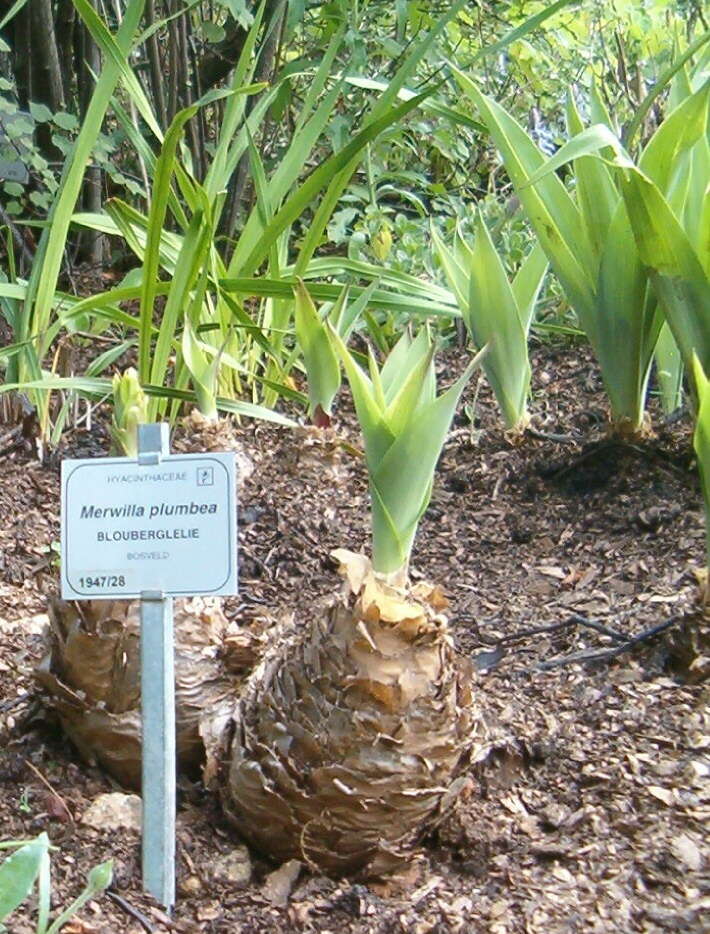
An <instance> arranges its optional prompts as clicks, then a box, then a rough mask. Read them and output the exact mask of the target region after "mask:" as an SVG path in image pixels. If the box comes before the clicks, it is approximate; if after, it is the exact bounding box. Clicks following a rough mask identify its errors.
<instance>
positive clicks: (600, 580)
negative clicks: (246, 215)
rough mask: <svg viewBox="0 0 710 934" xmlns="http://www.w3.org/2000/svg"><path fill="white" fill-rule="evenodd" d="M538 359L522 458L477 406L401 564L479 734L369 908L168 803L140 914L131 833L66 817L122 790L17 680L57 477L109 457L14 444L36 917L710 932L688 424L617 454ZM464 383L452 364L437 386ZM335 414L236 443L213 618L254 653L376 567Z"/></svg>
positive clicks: (12, 751) (0, 541)
mask: <svg viewBox="0 0 710 934" xmlns="http://www.w3.org/2000/svg"><path fill="white" fill-rule="evenodd" d="M534 357H535V359H534V394H533V402H532V405H531V411H532V414H533V427H534V429H535V431H534V433H533V434H527V435H525V436H524V437H523V438H522V439H514V438H509V437H506V435H505V433H504V432H503V430H502V427H501V422H500V420H499V418H498V416H497V414H496V411H495V407H494V405H493V402H492V400H491V398H490V394H489V393H488V391H487V389H486V387H485V386H482V387H481V389H480V392H479V393H478V395H477V397H476V396H475V390H476V387H475V385H472V386H471V387H470V388H469V391H468V393H467V397H466V400H465V401H466V402H468V403H472V402H473V400H474V397H475V412H474V413H473V416H474V417H473V420H471V419H470V418H469V417H468V416H467V415H465V414H461V415H459V416H457V419H456V421H455V423H454V426H453V430H452V433H451V436H450V438H449V441H448V442H447V445H446V448H445V450H444V454H443V456H442V460H441V462H440V465H439V469H438V472H437V479H436V484H435V489H434V493H433V497H432V503H431V507H430V509H429V511H428V513H427V515H426V517H425V518H424V520H423V522H422V523H421V527H420V531H419V534H418V537H417V544H416V547H415V551H414V556H413V562H412V574H413V576H415V577H423V578H426V579H428V580H431V581H435V582H437V583H439V584H441V585H442V586H443V588H444V590H445V592H446V594H447V596H448V598H449V600H450V612H449V615H450V619H451V624H452V629H453V633H454V636H455V639H456V642H457V645H458V647H459V648H460V650H461V652H463V653H464V654H465V655H467V656H468V657H469V658H470V659H471V660H472V662H473V665H474V668H475V670H476V676H475V677H476V684H475V691H476V697H477V703H479V704H480V707H481V709H482V711H483V712H484V714H485V716H486V719H487V720H488V723H489V727H490V730H491V744H490V747H489V749H488V750H487V752H486V755H485V757H484V758H483V759H482V760H481V761H479V762H476V763H472V764H471V765H470V767H469V769H468V782H467V785H466V788H465V791H464V794H463V795H462V798H461V800H460V801H459V803H458V806H457V808H456V810H455V811H454V813H453V814H452V815H451V816H450V817H449V818H448V819H447V820H446V821H445V822H444V823H443V824H442V825H441V826H440V827H439V828H438V829H437V831H436V832H435V833H434V834H433V835H432V836H431V837H430V838H428V839H427V840H425V841H423V844H422V847H421V850H420V851H419V852H418V854H417V855H416V857H415V858H414V859H413V861H412V864H411V867H410V868H409V869H408V870H407V871H406V872H405V873H403V874H401V875H400V876H398V877H396V878H394V879H389V880H382V881H381V882H378V883H376V884H370V885H363V884H361V883H353V882H349V881H347V880H330V879H326V878H324V877H322V876H318V875H315V874H313V873H311V872H310V871H309V869H308V867H306V866H302V867H299V866H290V865H287V866H286V867H282V868H279V867H276V866H274V865H272V864H270V863H268V862H267V861H265V860H263V859H262V858H261V857H260V856H259V855H258V854H257V853H249V852H248V851H247V850H246V848H245V847H244V846H243V844H242V843H241V842H240V840H239V839H238V837H237V835H236V834H235V833H234V831H233V830H231V829H230V828H228V826H227V824H226V823H225V821H224V820H223V818H222V816H221V814H220V809H219V805H218V803H217V802H215V801H214V800H213V799H212V797H211V796H209V795H208V794H206V793H205V791H204V789H203V788H202V787H201V785H200V784H199V783H190V782H187V781H182V782H181V785H180V800H179V813H178V830H177V874H178V904H177V907H176V909H175V911H174V912H173V914H172V917H170V918H168V917H167V916H166V915H165V914H164V913H163V912H162V911H161V910H160V909H159V907H158V906H156V904H155V903H154V902H152V900H151V899H150V898H148V897H146V896H144V895H143V894H142V893H141V884H140V881H141V880H140V840H139V837H138V834H137V833H136V832H135V831H134V830H129V829H126V828H120V829H118V830H117V829H112V828H110V827H108V826H105V827H103V826H101V823H100V822H99V823H98V824H97V823H96V821H94V822H93V824H91V823H87V822H86V821H85V820H84V819H83V818H84V815H86V813H87V811H88V810H89V808H90V806H91V804H92V802H94V801H95V800H96V798H97V797H98V796H99V795H101V794H104V793H106V792H111V791H121V789H120V788H119V787H118V786H117V785H116V784H115V783H114V782H113V781H112V780H111V779H110V778H108V777H107V776H106V775H105V774H103V773H102V772H101V771H99V770H98V769H97V768H94V767H91V766H89V765H87V764H85V763H84V762H83V761H81V760H80V759H79V757H78V756H77V754H76V752H75V751H74V750H73V748H72V746H71V745H70V743H69V742H68V741H67V740H66V739H65V738H64V737H63V736H62V734H61V733H60V732H59V731H58V730H57V729H56V727H54V726H53V725H52V721H51V717H47V716H46V715H45V714H44V713H43V712H42V711H43V708H42V706H41V704H40V703H39V702H38V689H37V688H36V686H35V684H34V681H33V676H32V672H33V668H34V666H35V665H36V663H37V662H38V661H39V659H40V657H41V655H42V650H43V630H44V627H45V626H46V622H47V616H46V611H47V596H48V595H50V594H52V593H56V590H57V581H58V572H57V569H56V557H57V555H56V550H55V543H56V542H57V540H58V538H59V461H60V458H61V457H62V456H95V455H96V456H98V455H101V454H105V453H106V452H107V451H108V436H107V433H106V429H105V422H104V421H103V420H102V418H101V417H100V416H99V417H98V418H97V419H96V420H95V421H94V423H93V425H92V428H91V431H86V430H85V429H84V428H82V429H74V430H72V431H70V432H69V433H68V434H67V437H66V440H65V442H64V443H63V445H62V447H61V449H60V450H59V451H58V452H52V453H51V454H50V455H49V456H47V457H46V458H45V463H44V464H40V463H39V462H38V460H37V458H36V456H35V454H34V452H33V451H32V450H31V447H32V445H31V443H30V442H29V440H28V441H26V442H25V443H23V442H22V439H21V438H19V439H18V436H17V435H13V436H12V443H11V444H9V445H8V447H9V448H10V450H7V451H5V452H4V453H3V455H2V456H1V457H0V517H1V519H2V521H1V522H0V838H2V839H10V838H26V837H28V836H34V835H36V834H37V833H39V832H40V831H42V830H46V831H47V833H48V834H49V836H50V838H51V840H52V842H53V843H54V844H55V845H56V846H57V847H58V848H59V849H58V851H57V852H56V853H55V854H54V856H53V883H54V885H53V893H54V894H53V904H54V905H55V907H59V906H61V905H66V904H67V903H68V902H69V901H70V900H71V899H72V898H73V897H75V896H76V895H77V894H78V893H79V891H80V890H81V888H82V886H83V881H84V879H85V877H86V874H87V873H88V871H89V870H90V869H91V867H93V866H94V865H96V864H97V863H99V862H101V861H103V860H105V859H108V858H109V857H113V858H114V861H115V869H114V881H113V885H112V889H111V892H110V894H109V895H104V896H102V897H101V898H99V899H97V900H96V901H92V902H90V903H89V904H88V905H87V906H86V907H85V908H84V909H83V911H82V912H81V914H80V920H77V919H75V920H74V921H73V922H71V923H70V924H69V925H67V926H66V927H65V928H64V931H65V932H66V934H110V932H127V934H139V932H142V931H156V932H164V931H178V932H186V934H187V932H205V934H207V932H210V934H217V932H220V934H222V932H223V934H227V932H230V934H231V932H287V931H304V932H306V931H307V932H311V931H312V932H321V934H326V932H338V934H346V932H347V934H356V932H382V934H384V932H414V934H438V932H448V931H452V932H459V931H460V932H479V931H480V932H490V934H518V932H521V934H522V932H526V934H538V932H539V934H557V932H559V934H562V932H600V934H602V932H603V934H609V932H626V931H628V932H637V931H638V932H652V931H672V932H680V931H683V932H700V931H707V930H708V926H707V925H708V920H707V919H708V917H710V877H709V875H708V871H707V870H708V866H709V865H710V854H709V853H708V848H707V825H708V818H709V817H710V781H709V777H710V715H709V713H708V704H707V701H708V687H707V681H706V678H707V675H708V671H709V670H710V640H709V638H708V626H707V623H706V622H704V621H703V620H702V618H701V617H700V616H699V615H698V613H697V610H696V606H697V596H696V595H697V583H696V580H695V577H694V574H693V569H694V568H697V567H698V566H700V565H701V564H702V562H703V555H704V534H705V533H704V526H703V515H702V508H701V496H700V492H699V486H698V481H697V478H696V473H695V469H694V465H693V460H692V446H691V437H690V431H691V426H690V420H689V418H688V417H687V416H685V417H681V418H679V419H676V420H675V421H673V422H672V423H670V424H669V423H664V422H663V419H662V416H660V414H659V413H658V412H657V411H656V410H654V425H655V427H656V430H657V433H656V436H655V437H653V438H652V439H649V440H648V441H644V442H642V443H641V442H639V443H634V444H620V443H617V442H612V441H609V440H608V439H606V438H605V436H604V423H605V403H604V397H603V393H602V392H601V386H600V383H599V379H598V375H597V370H596V367H595V366H594V364H593V362H592V361H591V360H590V358H589V356H588V354H587V352H586V351H585V350H584V349H583V348H578V347H574V346H570V345H565V346H557V345H555V344H546V345H543V346H541V347H538V348H537V349H536V351H535V354H534ZM462 366H463V356H462V354H461V353H459V352H451V353H449V354H448V355H446V356H445V358H444V365H443V369H444V375H445V377H448V378H451V377H452V376H453V375H455V374H456V373H457V372H460V370H461V368H462ZM343 409H344V411H345V414H344V415H343V416H342V422H340V423H339V424H338V426H337V431H336V435H337V437H336V436H333V435H332V434H326V435H325V436H319V435H317V434H316V433H313V432H312V431H307V430H299V431H290V430H287V429H280V428H276V427H273V426H269V425H265V424H248V425H244V426H241V427H237V428H236V429H235V432H236V436H237V437H238V438H239V440H240V441H241V443H242V446H243V450H244V452H245V454H246V455H247V456H248V457H249V458H250V459H251V461H252V463H253V466H254V470H253V472H252V473H251V475H250V476H249V477H248V478H247V479H246V481H245V483H244V486H243V489H242V492H241V495H240V503H239V524H240V533H239V567H240V572H239V573H240V594H239V596H238V597H235V598H233V599H230V600H228V601H225V609H226V613H227V615H228V617H229V618H230V619H231V620H232V621H233V622H234V623H235V625H238V626H239V627H241V628H243V629H244V630H245V631H251V630H253V631H258V632H266V634H267V636H268V631H269V627H270V626H271V625H272V624H275V623H276V622H277V621H278V620H280V619H281V618H282V617H283V616H284V615H285V614H294V615H295V619H296V622H298V621H303V620H305V619H307V618H308V614H309V613H312V612H314V609H313V608H314V606H315V605H316V604H317V602H318V600H320V599H321V598H323V597H325V596H327V595H328V594H329V593H333V592H334V591H335V590H336V589H337V587H338V586H339V582H338V579H337V577H336V574H335V571H334V563H333V561H332V560H331V558H330V556H329V553H330V551H331V550H332V549H333V548H336V547H347V548H350V549H352V550H357V549H360V548H367V489H366V481H365V473H364V468H363V463H362V459H361V458H359V457H358V456H357V453H353V448H357V447H358V446H359V444H360V441H359V438H358V435H357V432H356V430H355V427H354V423H353V420H352V415H351V413H349V412H348V405H347V396H344V402H343ZM461 411H462V412H463V406H462V407H461ZM470 412H471V409H470V407H469V413H470ZM659 426H662V427H659ZM12 427H13V426H12V425H5V426H3V425H0V438H2V437H3V435H7V433H8V432H9V431H10V430H11V429H12ZM338 438H339V439H341V440H344V441H346V442H347V444H345V445H343V444H341V443H340V442H339V440H338ZM179 442H180V439H179V436H178V437H177V439H176V442H175V443H176V444H179ZM187 442H188V443H189V439H187ZM0 447H2V446H1V445H0ZM30 907H31V906H30ZM31 918H32V911H31V910H30V911H28V913H27V914H23V913H22V912H18V913H17V914H16V915H14V916H13V917H12V918H11V919H10V921H9V926H8V930H9V931H11V932H13V934H25V932H30V931H34V926H33V925H32V923H31Z"/></svg>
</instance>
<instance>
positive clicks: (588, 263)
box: [454, 69, 608, 333]
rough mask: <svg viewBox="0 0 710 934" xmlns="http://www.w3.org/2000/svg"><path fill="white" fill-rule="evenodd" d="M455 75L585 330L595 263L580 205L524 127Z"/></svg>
mask: <svg viewBox="0 0 710 934" xmlns="http://www.w3.org/2000/svg"><path fill="white" fill-rule="evenodd" d="M454 74H455V76H456V79H457V81H458V82H459V85H460V86H461V89H462V90H463V92H464V93H465V94H466V95H467V96H468V97H470V98H471V99H472V101H473V102H474V104H475V105H476V107H477V109H478V111H479V113H480V114H481V116H482V118H483V121H484V123H485V124H486V126H487V127H488V131H489V133H490V134H491V136H492V138H493V141H494V142H495V144H496V146H497V147H498V149H499V151H500V153H501V156H502V157H503V161H504V163H505V167H506V169H507V171H508V174H509V176H510V179H511V181H512V182H513V185H514V186H515V189H516V192H517V194H518V197H519V198H520V201H521V203H522V204H523V207H524V208H525V211H526V213H527V215H528V217H529V219H530V222H531V223H532V225H533V227H534V229H535V232H536V233H537V235H538V238H539V239H540V243H541V244H542V247H543V249H544V250H545V253H546V254H547V257H548V259H549V261H550V265H551V266H552V268H553V270H554V272H555V274H556V275H557V277H558V278H559V280H560V282H561V283H562V286H563V288H564V289H565V292H566V293H567V295H568V297H569V300H570V303H571V304H572V306H573V307H574V309H575V311H576V312H577V314H578V315H579V317H580V320H581V322H582V326H583V327H584V329H585V331H587V332H588V333H589V330H590V329H592V328H593V320H594V278H593V274H594V268H595V263H594V254H593V247H592V244H591V242H590V240H589V236H588V234H587V232H586V231H585V228H584V224H583V220H582V217H581V215H580V212H579V209H578V208H577V206H576V205H575V204H574V202H573V200H572V198H571V197H570V195H569V194H568V192H567V190H566V189H565V187H564V185H563V184H562V182H561V181H560V179H559V178H557V176H556V175H555V174H554V173H550V172H549V170H548V165H546V164H545V157H544V156H543V154H542V152H540V150H539V149H538V148H537V146H536V145H535V144H534V143H533V141H532V140H531V139H530V137H529V136H528V134H527V133H526V132H525V131H524V130H523V129H522V127H521V126H520V125H519V124H518V123H516V121H515V120H513V118H512V117H510V116H509V114H507V113H506V112H505V110H503V108H502V107H500V106H499V105H498V104H496V102H495V101H493V100H492V99H491V98H488V97H486V96H485V95H484V94H482V93H481V92H480V91H479V90H478V88H477V87H476V85H475V84H474V83H473V81H471V80H470V78H468V77H467V76H466V75H464V74H463V73H462V72H460V71H458V69H454ZM605 129H606V128H605ZM607 132H608V131H607ZM541 170H542V171H541ZM536 176H537V177H536Z"/></svg>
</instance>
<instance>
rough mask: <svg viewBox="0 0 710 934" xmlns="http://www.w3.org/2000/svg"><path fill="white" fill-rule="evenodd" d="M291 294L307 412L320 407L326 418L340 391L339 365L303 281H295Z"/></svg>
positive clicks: (313, 411) (312, 412) (323, 325)
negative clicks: (307, 403)
mask: <svg viewBox="0 0 710 934" xmlns="http://www.w3.org/2000/svg"><path fill="white" fill-rule="evenodd" d="M295 293H296V305H295V312H294V323H295V328H296V339H297V340H298V343H299V345H300V347H301V352H302V353H303V361H304V363H305V366H306V376H307V377H308V399H309V402H310V405H309V411H310V414H311V415H313V414H314V413H315V411H316V409H317V407H318V406H320V407H321V409H322V410H323V411H324V412H325V413H326V415H330V413H331V409H332V405H333V399H334V398H335V396H336V393H337V392H338V390H339V389H340V362H339V361H338V357H337V355H336V352H335V350H334V349H333V344H332V342H331V340H330V336H329V334H328V331H327V329H326V327H325V324H324V322H323V321H321V319H320V316H319V314H318V311H317V310H316V306H315V305H314V304H313V300H312V298H311V296H310V295H309V294H308V290H307V289H306V287H305V285H304V284H303V280H301V279H299V280H298V281H297V283H296V288H295Z"/></svg>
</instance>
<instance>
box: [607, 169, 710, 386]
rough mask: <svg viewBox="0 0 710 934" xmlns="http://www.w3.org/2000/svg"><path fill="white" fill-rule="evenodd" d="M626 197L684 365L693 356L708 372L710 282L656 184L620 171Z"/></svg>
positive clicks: (641, 250)
mask: <svg viewBox="0 0 710 934" xmlns="http://www.w3.org/2000/svg"><path fill="white" fill-rule="evenodd" d="M621 184H622V193H623V196H624V200H625V202H626V207H627V209H628V212H629V218H630V221H631V226H632V228H633V232H634V238H635V240H636V245H637V248H638V252H639V256H640V258H641V262H642V263H643V265H644V266H646V268H647V269H648V271H649V274H650V276H651V279H652V282H653V287H654V290H655V292H656V295H657V296H658V300H659V302H660V304H661V307H662V309H663V312H664V314H665V316H666V320H667V321H668V324H669V325H670V327H671V330H672V331H673V336H674V337H675V339H676V341H677V343H678V347H679V348H680V351H681V353H682V354H683V359H684V361H685V363H686V366H688V367H689V368H690V367H691V366H692V359H693V354H697V356H698V359H699V360H700V364H701V366H702V367H703V369H704V370H705V371H706V372H707V371H708V370H710V314H708V308H710V281H708V276H707V274H706V272H705V270H704V269H703V266H702V264H701V262H700V259H699V258H698V255H697V253H696V252H695V251H694V250H693V247H692V244H691V243H690V240H689V239H688V237H687V235H686V233H685V231H684V230H683V228H682V227H681V226H680V223H679V222H678V219H677V218H676V217H675V215H674V214H673V212H672V211H671V209H670V207H669V205H668V203H667V201H666V199H665V198H664V197H663V195H662V194H661V192H660V191H659V190H658V188H657V187H656V185H654V184H653V182H652V181H651V180H650V179H649V178H647V177H646V176H645V175H644V174H643V173H642V172H640V171H639V170H638V169H636V168H626V169H624V170H623V171H622V183H621Z"/></svg>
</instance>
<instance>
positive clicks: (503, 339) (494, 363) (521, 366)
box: [464, 213, 530, 428]
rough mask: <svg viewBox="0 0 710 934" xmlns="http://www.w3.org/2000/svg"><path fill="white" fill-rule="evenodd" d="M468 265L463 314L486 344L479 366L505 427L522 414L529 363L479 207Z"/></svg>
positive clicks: (514, 305)
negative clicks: (467, 294) (485, 353)
mask: <svg viewBox="0 0 710 934" xmlns="http://www.w3.org/2000/svg"><path fill="white" fill-rule="evenodd" d="M475 229H476V240H475V243H474V247H473V255H472V258H471V268H470V270H469V301H468V307H467V309H466V312H465V315H464V321H465V322H466V326H467V327H468V329H469V331H470V332H471V336H472V338H473V341H474V344H475V345H476V347H484V346H485V345H486V344H490V348H489V350H488V354H487V355H486V359H485V360H484V361H483V369H484V371H485V374H486V378H487V379H488V382H489V383H490V384H491V388H492V389H493V392H494V393H495V396H496V399H497V400H498V404H499V405H500V407H501V411H502V413H503V417H504V419H505V423H506V425H507V427H508V428H517V427H519V426H520V424H521V422H522V421H523V420H524V419H525V411H526V403H527V396H528V389H529V386H530V364H529V362H528V335H527V331H526V330H525V328H524V327H523V322H522V320H521V315H520V311H519V309H518V303H517V302H516V300H515V295H514V294H513V289H512V288H511V285H510V282H509V281H508V275H507V273H506V271H505V267H504V265H503V261H502V260H501V258H500V256H499V255H498V252H497V251H496V248H495V247H494V245H493V240H492V239H491V235H490V234H489V232H488V228H487V227H486V225H485V223H484V221H483V219H482V217H481V215H480V213H479V214H478V216H477V217H476V224H475Z"/></svg>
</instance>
